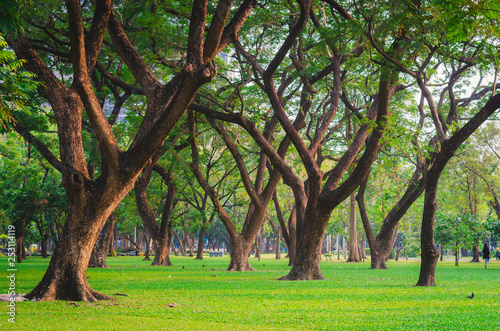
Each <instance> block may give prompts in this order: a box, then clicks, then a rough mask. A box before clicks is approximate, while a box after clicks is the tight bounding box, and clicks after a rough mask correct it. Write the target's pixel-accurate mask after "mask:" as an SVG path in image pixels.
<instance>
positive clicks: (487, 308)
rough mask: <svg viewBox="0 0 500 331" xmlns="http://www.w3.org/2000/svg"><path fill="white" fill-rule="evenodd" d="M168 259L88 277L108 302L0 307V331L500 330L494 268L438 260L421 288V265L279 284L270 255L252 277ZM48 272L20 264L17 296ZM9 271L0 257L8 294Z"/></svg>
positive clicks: (214, 261)
mask: <svg viewBox="0 0 500 331" xmlns="http://www.w3.org/2000/svg"><path fill="white" fill-rule="evenodd" d="M171 259H172V263H173V264H174V266H173V267H152V266H150V262H147V261H142V258H141V257H115V258H108V260H107V261H108V264H109V265H110V266H111V268H110V269H89V270H88V272H87V274H88V276H89V277H90V278H89V282H90V285H91V286H92V287H93V288H94V289H96V290H98V291H100V292H102V293H105V294H108V295H113V294H115V293H125V294H127V295H128V297H124V296H116V300H114V301H101V302H98V303H78V306H75V305H71V302H65V301H58V302H17V303H16V323H15V324H12V323H9V322H8V321H7V317H8V315H7V314H6V312H7V302H0V306H1V309H0V313H1V319H0V330H10V329H13V330H307V329H317V330H337V329H340V330H410V329H413V330H440V329H442V330H500V262H499V261H493V260H492V261H491V262H490V264H489V267H488V269H485V268H484V263H483V262H481V263H469V262H461V264H460V266H459V267H458V268H457V267H455V266H454V263H453V262H452V261H446V262H439V264H438V268H437V272H436V279H437V283H438V285H437V286H436V287H433V288H420V287H415V286H413V285H414V284H415V283H416V281H417V279H418V274H419V265H420V262H419V261H398V262H393V261H390V262H389V263H388V267H389V269H388V270H369V269H368V268H369V266H370V265H369V262H368V261H367V262H364V263H358V264H352V263H345V262H343V261H337V260H334V261H328V262H322V267H321V268H322V271H323V274H324V276H325V277H326V278H327V280H323V281H307V282H304V281H300V282H284V281H277V280H276V279H277V278H278V277H280V276H283V275H285V274H286V273H287V271H288V270H289V267H288V266H287V265H286V264H287V263H288V260H287V259H282V260H279V261H278V260H275V259H274V258H273V256H272V255H269V256H264V257H263V259H261V261H260V262H259V261H257V260H256V259H254V258H251V259H250V261H251V262H250V263H251V265H252V266H253V267H254V268H256V269H257V270H258V271H256V272H243V273H242V272H226V271H224V270H225V268H226V267H227V265H228V263H229V258H228V257H218V258H209V257H206V258H205V260H204V261H195V260H194V259H193V258H183V257H172V258H171ZM47 264H48V260H43V259H41V258H33V257H32V258H30V259H29V260H28V261H27V262H23V263H22V264H21V265H18V270H17V274H16V276H17V279H16V290H17V292H19V293H27V292H29V291H30V290H31V289H32V288H33V287H34V286H35V285H36V284H37V283H38V281H39V280H40V279H41V278H42V276H43V273H44V271H45V269H46V267H47ZM203 265H205V267H203ZM136 266H137V267H136ZM182 266H184V267H185V268H184V269H183V268H182ZM212 268H213V269H216V270H215V271H212ZM7 269H8V266H7V259H6V258H0V270H1V273H0V274H1V275H2V277H1V279H0V293H4V294H5V293H7V291H8V282H7V278H6V274H7ZM472 291H474V294H475V298H474V299H472V300H471V299H468V298H467V296H468V295H469V294H470V293H471V292H472ZM171 303H175V304H176V306H175V307H173V308H170V307H169V304H171Z"/></svg>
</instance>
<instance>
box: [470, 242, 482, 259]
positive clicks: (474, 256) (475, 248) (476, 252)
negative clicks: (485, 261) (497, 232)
mask: <svg viewBox="0 0 500 331" xmlns="http://www.w3.org/2000/svg"><path fill="white" fill-rule="evenodd" d="M470 262H480V261H479V245H474V246H473V247H472V260H470Z"/></svg>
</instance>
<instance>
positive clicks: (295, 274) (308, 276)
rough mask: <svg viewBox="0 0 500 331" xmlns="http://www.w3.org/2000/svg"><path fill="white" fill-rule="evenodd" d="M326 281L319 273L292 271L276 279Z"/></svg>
mask: <svg viewBox="0 0 500 331" xmlns="http://www.w3.org/2000/svg"><path fill="white" fill-rule="evenodd" d="M323 279H326V278H325V276H323V274H322V273H321V271H319V270H318V271H314V272H313V271H303V272H299V271H293V270H291V271H290V273H289V274H288V275H286V276H283V277H281V278H278V280H323Z"/></svg>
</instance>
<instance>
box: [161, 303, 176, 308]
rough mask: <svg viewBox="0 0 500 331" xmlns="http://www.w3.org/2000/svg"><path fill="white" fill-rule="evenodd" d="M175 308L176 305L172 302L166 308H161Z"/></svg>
mask: <svg viewBox="0 0 500 331" xmlns="http://www.w3.org/2000/svg"><path fill="white" fill-rule="evenodd" d="M175 306H177V304H176V303H175V302H172V303H171V304H169V305H168V306H163V307H164V308H167V307H169V308H174V307H175Z"/></svg>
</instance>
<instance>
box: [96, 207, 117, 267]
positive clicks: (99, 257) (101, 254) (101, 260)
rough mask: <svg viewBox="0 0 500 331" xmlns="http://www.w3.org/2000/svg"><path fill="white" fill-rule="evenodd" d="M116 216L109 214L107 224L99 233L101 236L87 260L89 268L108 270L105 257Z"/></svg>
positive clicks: (111, 237)
mask: <svg viewBox="0 0 500 331" xmlns="http://www.w3.org/2000/svg"><path fill="white" fill-rule="evenodd" d="M115 220H116V215H115V213H114V212H113V213H111V215H109V218H108V222H107V223H106V224H105V225H104V228H103V229H102V231H101V236H100V238H99V239H98V240H97V242H96V243H95V245H94V249H93V250H92V255H91V256H90V260H89V268H109V266H108V265H107V264H106V257H107V256H108V253H109V245H110V242H111V241H112V239H113V229H114V226H115Z"/></svg>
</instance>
